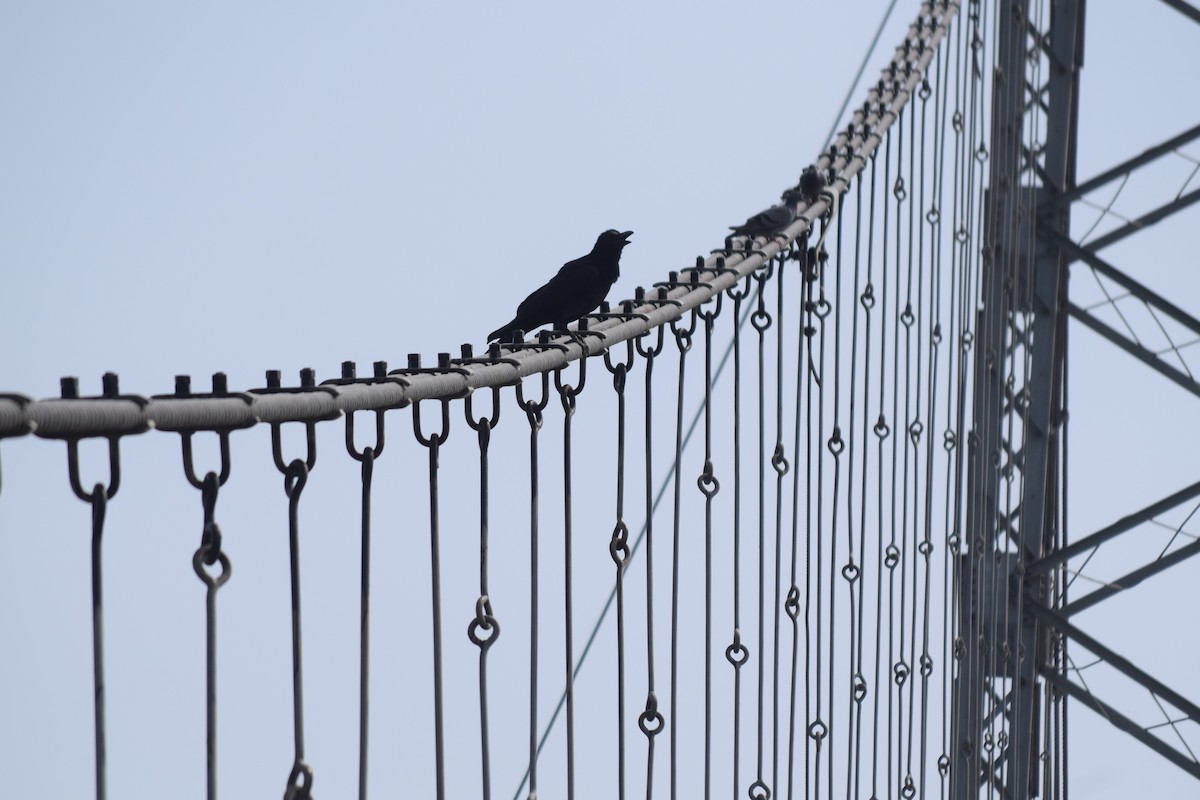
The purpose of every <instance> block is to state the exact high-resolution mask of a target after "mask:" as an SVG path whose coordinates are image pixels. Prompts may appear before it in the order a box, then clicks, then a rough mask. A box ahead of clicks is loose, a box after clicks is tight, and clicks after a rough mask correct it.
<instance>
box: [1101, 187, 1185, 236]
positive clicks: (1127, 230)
mask: <svg viewBox="0 0 1200 800" xmlns="http://www.w3.org/2000/svg"><path fill="white" fill-rule="evenodd" d="M1197 202H1200V189H1194V190H1193V191H1190V192H1188V193H1187V194H1184V195H1180V196H1179V197H1176V198H1175V199H1174V200H1172V201H1171V202H1169V203H1167V204H1166V205H1161V206H1159V207H1158V208H1156V209H1154V210H1153V211H1150V212H1148V213H1146V214H1143V215H1142V216H1140V217H1138V218H1137V219H1135V220H1131V221H1130V222H1127V223H1126V224H1124V225H1122V226H1121V227H1119V228H1116V229H1114V230H1111V231H1109V232H1108V233H1106V234H1104V235H1103V236H1098V237H1097V238H1095V239H1093V240H1092V241H1090V242H1088V247H1090V248H1091V249H1092V250H1103V249H1104V248H1105V247H1108V246H1109V245H1110V244H1116V243H1117V242H1119V241H1121V240H1122V239H1124V238H1125V237H1127V236H1130V235H1132V234H1135V233H1137V232H1138V231H1140V230H1141V229H1142V228H1148V227H1150V226H1151V225H1153V224H1155V223H1157V222H1162V221H1163V220H1164V219H1166V218H1167V217H1169V216H1171V215H1172V214H1174V213H1175V212H1176V211H1182V210H1183V209H1185V208H1187V207H1188V206H1190V205H1193V204H1195V203H1197Z"/></svg>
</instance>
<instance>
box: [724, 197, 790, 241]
mask: <svg viewBox="0 0 1200 800" xmlns="http://www.w3.org/2000/svg"><path fill="white" fill-rule="evenodd" d="M802 200H804V195H803V194H802V193H801V192H800V190H799V189H795V188H793V189H788V190H787V191H786V192H784V193H783V202H782V203H781V204H779V205H777V206H771V207H770V208H768V209H767V210H766V211H760V212H758V213H757V214H755V215H754V216H753V217H751V218H750V219H748V220H746V221H745V222H743V223H742V224H741V225H730V226H729V230H731V231H733V234H732V235H733V236H772V235H774V234H776V233H779V232H780V231H782V230H783V229H784V228H786V227H787V226H788V225H791V224H792V222H793V221H794V220H795V219H796V210H797V206H799V205H800V202H801V201H802Z"/></svg>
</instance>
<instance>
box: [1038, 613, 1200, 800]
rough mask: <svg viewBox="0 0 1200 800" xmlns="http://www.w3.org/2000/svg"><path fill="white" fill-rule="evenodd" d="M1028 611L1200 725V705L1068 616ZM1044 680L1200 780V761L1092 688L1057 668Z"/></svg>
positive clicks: (1045, 673) (1046, 672) (1044, 674)
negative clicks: (1116, 706)
mask: <svg viewBox="0 0 1200 800" xmlns="http://www.w3.org/2000/svg"><path fill="white" fill-rule="evenodd" d="M1025 611H1026V612H1028V613H1029V614H1030V615H1032V616H1034V617H1036V618H1037V619H1038V620H1039V621H1040V622H1042V623H1043V624H1044V625H1047V626H1049V627H1050V628H1052V629H1054V630H1055V631H1057V632H1058V633H1059V634H1060V635H1062V636H1064V637H1066V638H1068V639H1071V640H1074V641H1075V642H1078V643H1079V644H1080V645H1082V646H1083V647H1084V648H1086V649H1087V650H1088V651H1090V652H1092V653H1094V654H1095V655H1096V656H1097V657H1099V658H1100V660H1101V661H1103V662H1104V663H1105V664H1107V665H1108V666H1110V667H1112V668H1113V669H1115V670H1117V671H1118V672H1120V673H1121V674H1122V675H1124V676H1125V677H1127V678H1129V679H1130V680H1132V681H1134V682H1135V683H1137V684H1138V685H1139V686H1141V687H1142V688H1144V689H1146V691H1148V692H1150V694H1152V695H1153V696H1155V697H1156V698H1161V699H1162V700H1165V701H1166V702H1168V703H1170V704H1171V705H1172V706H1174V707H1175V708H1177V709H1179V710H1180V711H1182V712H1183V713H1185V714H1186V715H1187V717H1188V719H1190V720H1193V721H1196V722H1200V706H1197V705H1196V704H1195V703H1193V702H1192V701H1191V700H1188V699H1187V698H1186V697H1184V696H1183V695H1181V694H1180V693H1179V692H1176V691H1175V690H1174V689H1172V688H1171V687H1169V686H1167V685H1166V684H1165V683H1163V682H1162V681H1159V680H1158V679H1156V678H1155V677H1154V676H1152V675H1150V674H1149V673H1148V672H1145V671H1144V670H1142V669H1139V668H1138V667H1137V666H1136V665H1134V663H1133V662H1132V661H1130V660H1129V659H1127V658H1125V657H1124V656H1122V655H1120V654H1119V653H1117V652H1116V651H1114V650H1112V649H1110V648H1109V647H1107V646H1105V645H1103V644H1101V643H1100V642H1099V641H1097V640H1096V639H1094V638H1093V637H1091V636H1090V635H1088V634H1087V633H1085V632H1084V631H1083V630H1081V629H1079V628H1077V627H1076V626H1074V625H1072V624H1071V623H1070V622H1068V621H1067V619H1066V618H1065V617H1062V616H1060V615H1059V614H1057V613H1055V612H1054V611H1053V610H1051V609H1049V608H1046V607H1045V606H1044V605H1042V604H1040V603H1038V602H1035V601H1031V600H1028V599H1027V600H1026V602H1025ZM1042 677H1044V678H1045V679H1046V680H1048V681H1049V682H1050V683H1051V684H1052V685H1054V686H1055V688H1057V689H1058V690H1059V691H1062V692H1065V693H1066V694H1067V695H1069V696H1071V697H1073V698H1074V699H1076V700H1078V701H1079V702H1081V703H1083V704H1084V705H1086V706H1087V707H1088V708H1090V709H1092V710H1093V711H1095V712H1096V713H1098V714H1099V715H1100V716H1102V717H1104V718H1105V719H1107V720H1108V721H1109V722H1111V723H1112V724H1113V726H1114V727H1116V728H1118V729H1119V730H1122V731H1124V732H1126V733H1128V734H1130V735H1132V736H1133V737H1134V738H1135V739H1137V740H1138V741H1140V742H1142V743H1143V744H1145V745H1146V746H1148V747H1150V748H1151V749H1152V750H1154V751H1155V752H1157V753H1159V754H1160V755H1162V756H1164V757H1166V758H1167V759H1168V760H1170V761H1171V762H1172V763H1173V764H1176V765H1177V766H1179V767H1181V768H1182V769H1184V770H1186V771H1187V772H1188V773H1189V774H1191V775H1193V776H1195V777H1197V778H1200V762H1198V761H1197V760H1196V759H1195V758H1194V757H1190V754H1184V753H1183V752H1180V751H1179V750H1176V749H1175V748H1173V747H1169V746H1168V745H1167V744H1166V742H1164V741H1162V740H1161V739H1159V738H1157V737H1156V736H1154V735H1152V734H1151V733H1150V731H1149V729H1148V728H1145V727H1142V726H1141V725H1138V724H1137V722H1135V721H1134V720H1132V719H1130V718H1129V717H1127V716H1125V715H1124V714H1122V713H1120V712H1119V711H1117V710H1116V709H1115V708H1113V707H1112V706H1110V705H1108V704H1107V703H1105V702H1104V701H1103V700H1101V699H1100V698H1099V697H1097V696H1096V695H1095V694H1093V693H1092V691H1091V690H1090V689H1087V688H1086V687H1082V686H1079V685H1078V684H1075V683H1073V682H1071V681H1070V680H1068V679H1067V677H1066V676H1065V675H1063V674H1062V673H1060V672H1058V671H1056V670H1055V669H1053V668H1047V667H1044V666H1043V667H1042Z"/></svg>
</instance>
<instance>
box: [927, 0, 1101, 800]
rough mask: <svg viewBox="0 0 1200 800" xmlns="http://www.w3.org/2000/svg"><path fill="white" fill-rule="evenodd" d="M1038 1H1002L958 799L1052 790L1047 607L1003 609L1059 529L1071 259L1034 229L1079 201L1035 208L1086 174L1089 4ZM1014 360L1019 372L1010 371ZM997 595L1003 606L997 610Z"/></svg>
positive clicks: (963, 608) (958, 701)
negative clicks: (1040, 614)
mask: <svg viewBox="0 0 1200 800" xmlns="http://www.w3.org/2000/svg"><path fill="white" fill-rule="evenodd" d="M1027 9H1028V4H1027V0H1007V1H1006V2H1003V3H1000V4H999V7H998V9H997V16H998V19H999V21H1000V25H1001V27H1000V31H999V35H998V39H997V41H998V48H999V51H998V54H997V55H998V59H997V67H996V71H995V80H994V83H993V87H994V88H993V97H992V109H993V119H992V133H991V136H992V140H991V146H990V161H989V167H990V175H989V182H988V195H987V210H986V212H985V213H986V218H987V219H988V221H989V225H988V228H987V231H986V239H985V257H984V267H983V277H982V294H983V298H984V309H983V312H982V314H981V318H980V322H979V325H978V330H979V342H978V347H979V350H978V355H977V357H976V367H975V384H974V385H975V391H974V404H975V408H974V423H973V424H974V428H973V430H972V440H973V445H972V451H971V458H970V460H969V462H968V476H967V486H968V495H967V497H968V502H967V519H968V521H969V522H968V530H967V533H968V535H969V537H970V542H971V552H970V553H969V554H968V555H967V556H966V557H965V558H964V559H963V562H962V568H961V572H962V575H963V580H964V587H963V588H962V590H960V598H959V599H960V612H959V617H960V620H961V626H962V628H961V632H960V635H961V640H962V642H963V643H964V644H965V648H963V649H962V657H961V658H960V660H959V663H958V675H957V676H956V678H955V687H954V709H955V711H954V723H953V730H952V739H953V742H954V753H955V755H956V758H955V760H954V761H953V763H952V766H951V776H952V784H951V792H950V796H951V798H953V799H954V800H965V798H972V799H974V798H978V796H979V794H980V789H982V788H983V787H984V786H987V788H988V790H989V795H991V796H999V797H1006V798H1008V797H1011V798H1014V800H1025V798H1030V797H1034V796H1037V795H1039V794H1040V792H1039V789H1038V782H1039V779H1040V777H1041V772H1042V758H1041V756H1042V753H1041V752H1040V746H1041V745H1040V738H1041V737H1040V736H1039V735H1038V731H1039V730H1040V726H1041V720H1040V716H1039V715H1038V714H1037V713H1036V712H1035V708H1036V705H1037V703H1038V702H1039V701H1040V700H1041V697H1040V693H1041V692H1042V689H1041V688H1040V687H1039V679H1038V675H1039V662H1040V661H1041V660H1042V659H1044V658H1045V647H1044V639H1045V637H1044V634H1043V632H1042V631H1040V630H1039V627H1038V624H1037V620H1036V619H1035V618H1032V617H1026V618H1024V619H1022V617H1021V615H1020V614H1019V613H1012V614H1011V615H1010V614H1004V613H1002V612H1003V609H1009V608H1011V609H1013V610H1014V611H1016V612H1019V611H1020V605H1019V602H1018V601H1017V598H1016V597H1015V596H1013V595H1012V594H1011V593H1010V591H1009V587H1010V586H1012V585H1015V584H1014V581H1015V576H1016V575H1017V574H1018V572H1019V569H1020V567H1019V564H1020V562H1021V561H1022V560H1024V561H1030V562H1032V561H1035V560H1037V559H1038V558H1040V557H1041V556H1042V555H1043V554H1044V552H1045V551H1046V550H1047V549H1048V548H1050V547H1052V546H1053V542H1054V537H1055V535H1056V533H1057V517H1058V496H1059V491H1060V489H1059V481H1058V463H1059V462H1058V449H1059V446H1060V440H1059V436H1058V431H1059V427H1060V424H1061V412H1062V383H1063V367H1064V355H1065V351H1066V325H1065V320H1066V316H1065V313H1064V309H1063V306H1064V302H1065V299H1066V273H1067V266H1066V265H1067V258H1066V256H1065V254H1063V253H1062V252H1061V251H1060V250H1059V249H1058V248H1057V247H1056V246H1055V245H1054V244H1053V242H1050V241H1046V240H1039V241H1038V242H1037V245H1036V249H1034V248H1031V247H1030V246H1029V245H1030V244H1032V242H1031V241H1030V236H1029V233H1030V230H1031V228H1030V223H1031V222H1034V221H1036V222H1037V225H1038V227H1039V228H1041V227H1048V228H1051V229H1053V230H1055V231H1056V232H1058V233H1060V234H1065V233H1066V231H1067V230H1068V229H1069V213H1070V206H1069V205H1067V206H1064V207H1062V208H1057V209H1055V210H1054V212H1053V213H1051V214H1047V215H1046V218H1044V219H1038V215H1037V214H1036V213H1035V212H1036V211H1037V209H1038V206H1039V203H1038V201H1039V200H1040V198H1041V197H1042V196H1043V195H1046V194H1048V195H1049V196H1051V197H1053V196H1054V194H1056V193H1057V192H1058V191H1061V190H1062V189H1063V188H1064V187H1069V186H1071V185H1073V183H1074V180H1075V139H1076V120H1077V113H1076V112H1077V107H1078V80H1079V68H1080V66H1081V53H1082V30H1083V28H1082V23H1083V3H1082V2H1081V1H1079V0H1058V2H1056V3H1055V4H1054V6H1053V9H1052V12H1051V28H1050V31H1049V33H1048V35H1044V33H1043V32H1042V31H1040V30H1034V29H1033V28H1032V26H1031V24H1030V21H1029V19H1028V16H1027ZM1030 37H1032V40H1033V43H1034V47H1035V48H1036V47H1038V46H1040V47H1042V48H1044V49H1045V50H1046V51H1047V53H1048V54H1049V65H1050V70H1049V78H1048V80H1047V82H1046V87H1045V88H1037V87H1034V86H1032V85H1031V84H1030V83H1029V81H1027V80H1026V78H1025V76H1026V74H1027V73H1026V67H1027V64H1028V63H1029V61H1028V58H1027V56H1028V52H1029V47H1028V43H1029V41H1030ZM1030 95H1032V96H1033V97H1032V102H1033V103H1034V104H1042V106H1043V107H1044V108H1046V110H1047V113H1046V115H1045V125H1046V131H1045V143H1046V144H1045V147H1044V148H1042V149H1041V150H1038V151H1035V150H1033V149H1031V148H1030V147H1029V146H1028V145H1027V143H1026V142H1025V141H1024V139H1023V136H1024V133H1025V128H1026V126H1025V123H1024V120H1023V119H1022V118H1023V115H1024V113H1023V112H1024V109H1025V108H1028V107H1029V103H1030ZM1039 155H1040V156H1041V158H1042V161H1041V163H1039V158H1038V156H1039ZM1039 184H1040V185H1041V187H1043V188H1039ZM1009 331H1011V336H1009V335H1008V332H1009ZM1022 361H1024V362H1025V363H1026V364H1027V365H1028V370H1029V372H1028V374H1027V375H1026V374H1025V368H1024V367H1021V368H1019V369H1018V367H1016V366H1012V365H1014V364H1018V363H1020V362H1022ZM1010 369H1013V370H1017V373H1019V374H1017V373H1014V374H1011V375H1010V374H1008V372H1009V370H1010ZM1013 416H1015V417H1017V418H1018V419H1019V420H1020V426H1021V427H1020V435H1019V436H1014V432H1013V431H1012V430H1011V428H1010V426H1007V425H1005V423H1004V420H1005V419H1006V418H1012V417H1013ZM1006 429H1007V430H1006ZM1008 438H1013V441H1007V439H1008ZM1013 471H1015V472H1018V473H1019V474H1020V477H1019V480H1020V484H1019V485H1020V486H1021V487H1022V492H1021V497H1020V500H1019V505H1018V508H1017V509H1012V508H1003V507H1002V505H1001V502H1000V487H1001V482H1002V480H1003V479H1007V478H1011V477H1012V472H1013ZM1006 540H1007V542H1011V545H1012V546H1015V547H1016V548H1017V549H1018V551H1019V552H1020V555H1019V556H1018V555H1016V554H1014V553H1013V552H1012V547H1010V546H1009V544H1007V543H1006ZM1030 590H1031V591H1035V593H1037V594H1039V596H1040V594H1041V593H1043V592H1044V588H1037V589H1034V587H1033V586H1032V585H1031V586H1030ZM997 595H999V597H997ZM992 598H995V599H994V600H993V599H992ZM996 606H998V607H999V608H1000V609H1001V611H1000V612H993V611H990V610H989V609H990V608H992V607H996ZM997 614H999V616H997ZM989 653H990V654H991V655H990V656H989V655H988V654H989ZM998 681H999V683H997V682H998ZM1001 687H1005V688H1003V689H1002V688H1001ZM998 689H1000V690H1001V691H1004V692H1005V694H1004V696H1003V697H1002V699H1001V700H1000V701H999V702H997V703H996V706H995V708H996V709H1002V710H1003V713H1004V715H1005V716H1006V717H1007V719H1008V726H1007V729H1008V731H1009V735H1008V737H1007V741H1006V742H1005V743H1004V745H1003V746H1002V749H1001V751H1000V752H998V753H990V752H989V753H987V755H986V756H985V755H984V754H983V753H981V750H982V749H983V748H982V747H981V741H986V739H985V738H984V737H985V736H986V735H987V732H988V731H989V729H990V726H991V723H990V721H989V719H988V718H987V715H986V711H987V708H986V706H985V704H984V703H985V701H986V699H987V698H988V697H989V695H990V694H992V693H994V692H996V691H997V690H998Z"/></svg>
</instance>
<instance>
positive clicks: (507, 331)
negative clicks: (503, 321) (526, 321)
mask: <svg viewBox="0 0 1200 800" xmlns="http://www.w3.org/2000/svg"><path fill="white" fill-rule="evenodd" d="M518 328H519V326H518V324H517V321H516V320H515V319H514V320H513V321H512V322H510V323H508V324H507V325H504V326H502V327H499V328H497V329H496V330H494V331H492V332H491V333H489V334H488V337H487V340H488V341H489V342H492V341H495V340H496V339H499V340H500V341H501V342H506V341H508V340H509V339H511V338H512V335H513V334H514V333H516V332H517V330H518Z"/></svg>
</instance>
